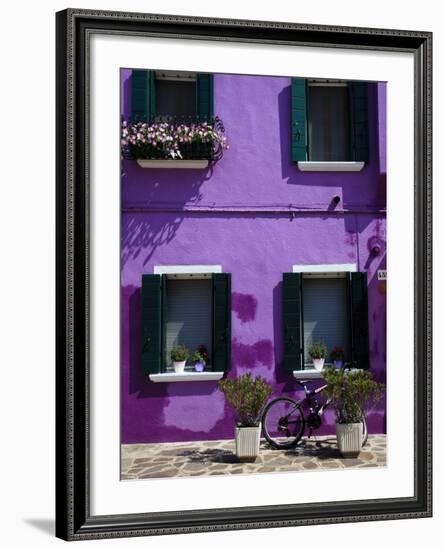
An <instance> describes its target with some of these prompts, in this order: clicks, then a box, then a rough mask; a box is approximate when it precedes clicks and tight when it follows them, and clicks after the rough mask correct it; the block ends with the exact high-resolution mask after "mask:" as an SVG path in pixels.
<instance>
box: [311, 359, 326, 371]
mask: <svg viewBox="0 0 443 550" xmlns="http://www.w3.org/2000/svg"><path fill="white" fill-rule="evenodd" d="M312 362H313V363H314V368H315V369H317V370H323V367H324V364H325V358H324V357H322V358H321V359H313V360H312Z"/></svg>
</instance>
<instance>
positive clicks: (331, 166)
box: [297, 161, 365, 172]
mask: <svg viewBox="0 0 443 550" xmlns="http://www.w3.org/2000/svg"><path fill="white" fill-rule="evenodd" d="M297 166H298V169H299V170H300V171H301V172H361V170H363V168H364V167H365V163H364V162H354V161H346V162H344V161H343V162H333V161H330V162H326V161H323V162H321V161H298V162H297Z"/></svg>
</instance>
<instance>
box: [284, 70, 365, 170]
mask: <svg viewBox="0 0 443 550" xmlns="http://www.w3.org/2000/svg"><path fill="white" fill-rule="evenodd" d="M367 95H368V93H367V83H365V82H339V81H319V80H307V79H304V78H293V79H292V160H294V161H312V162H315V161H320V162H349V161H357V162H358V161H363V162H365V161H367V160H368V150H369V147H368V98H367Z"/></svg>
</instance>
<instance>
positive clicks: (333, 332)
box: [303, 273, 350, 365]
mask: <svg viewBox="0 0 443 550" xmlns="http://www.w3.org/2000/svg"><path fill="white" fill-rule="evenodd" d="M303 335H304V338H303V349H304V363H305V365H306V364H308V363H312V360H311V358H310V357H309V354H308V349H309V346H310V344H311V343H312V342H324V343H325V344H326V347H327V349H328V350H329V351H331V350H332V348H333V347H334V346H338V347H341V348H343V349H344V350H345V352H346V356H345V361H349V360H350V357H349V319H348V297H347V287H346V279H345V275H344V273H343V276H342V277H333V278H332V277H327V278H326V277H315V278H314V277H312V278H308V277H305V278H304V280H303ZM326 361H328V358H326Z"/></svg>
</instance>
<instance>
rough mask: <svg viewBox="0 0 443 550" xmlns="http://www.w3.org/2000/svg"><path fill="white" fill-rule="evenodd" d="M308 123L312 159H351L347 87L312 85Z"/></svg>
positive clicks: (310, 158)
mask: <svg viewBox="0 0 443 550" xmlns="http://www.w3.org/2000/svg"><path fill="white" fill-rule="evenodd" d="M308 125H309V160H318V161H346V160H349V159H350V151H349V98H348V88H347V86H309V94H308Z"/></svg>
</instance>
